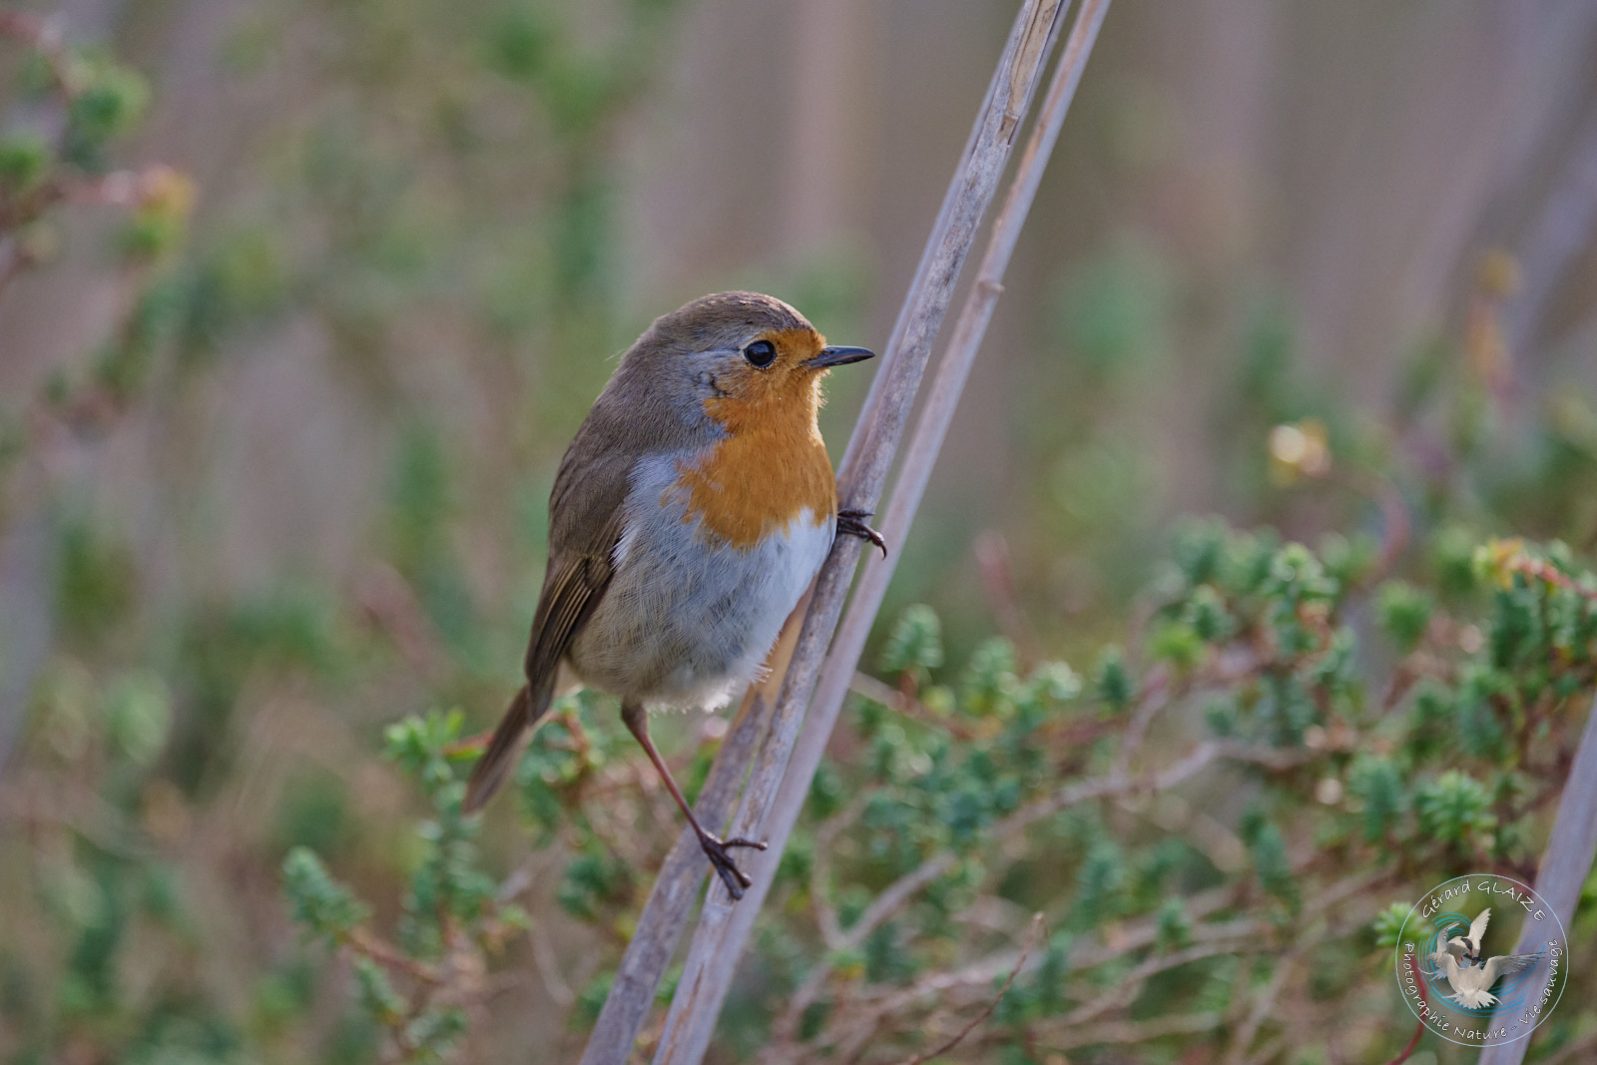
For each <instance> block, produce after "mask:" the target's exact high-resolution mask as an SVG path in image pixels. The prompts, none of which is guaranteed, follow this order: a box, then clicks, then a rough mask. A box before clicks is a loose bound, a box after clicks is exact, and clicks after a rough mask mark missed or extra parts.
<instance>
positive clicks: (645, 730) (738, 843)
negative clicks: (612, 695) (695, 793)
mask: <svg viewBox="0 0 1597 1065" xmlns="http://www.w3.org/2000/svg"><path fill="white" fill-rule="evenodd" d="M621 720H622V721H625V722H626V723H627V731H629V732H631V733H632V736H633V738H634V739H636V740H637V741H638V743H640V744H642V746H643V749H644V751H645V752H646V753H647V754H648V755H649V761H651V762H653V763H654V768H655V770H656V771H657V772H659V774H660V779H661V780H663V781H665V787H666V790H667V791H669V792H670V793H671V798H673V799H675V800H676V804H677V807H678V808H679V809H681V811H682V813H683V816H685V817H686V818H687V819H688V824H690V825H692V826H693V831H694V834H695V835H697V836H698V837H699V846H701V847H703V848H704V854H705V857H707V858H709V859H710V865H711V866H713V867H714V868H715V873H716V875H717V876H719V877H720V878H721V883H723V884H725V885H726V890H727V894H729V895H731V896H732V897H733V898H734V899H741V898H742V897H743V889H744V888H746V887H748V886H749V885H750V884H752V883H753V881H752V880H750V879H749V878H748V877H747V876H745V875H744V873H743V870H741V869H739V868H738V867H737V863H736V862H734V861H732V856H731V855H730V854H728V853H727V851H729V850H731V849H732V848H733V847H752V848H754V849H755V850H757V851H763V850H764V849H765V843H764V842H763V841H762V840H754V839H744V838H742V837H741V836H739V837H737V838H735V839H722V838H721V837H720V836H717V835H715V834H714V833H713V832H707V831H705V829H704V826H703V825H701V824H699V819H698V818H697V817H695V816H693V807H691V806H689V805H688V800H687V799H685V798H683V797H682V789H681V788H679V787H677V782H676V781H675V780H673V779H672V777H671V770H669V769H667V768H666V764H665V759H663V758H661V757H660V752H659V751H658V750H656V749H655V746H654V741H653V740H652V739H650V738H649V714H648V711H646V710H645V709H644V708H643V704H642V703H634V702H622V704H621Z"/></svg>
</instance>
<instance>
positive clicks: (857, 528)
mask: <svg viewBox="0 0 1597 1065" xmlns="http://www.w3.org/2000/svg"><path fill="white" fill-rule="evenodd" d="M870 516H871V512H870V511H868V510H840V511H838V512H837V531H838V533H839V534H840V535H846V536H857V537H859V538H860V539H861V540H869V541H870V542H871V543H873V544H875V545H876V547H877V548H878V549H879V550H880V551H881V552H882V557H883V558H886V557H887V541H886V540H883V539H882V534H881V533H879V532H877V531H876V530H875V529H873V528H871V527H870V526H869V525H866V524H865V519H866V518H868V517H870Z"/></svg>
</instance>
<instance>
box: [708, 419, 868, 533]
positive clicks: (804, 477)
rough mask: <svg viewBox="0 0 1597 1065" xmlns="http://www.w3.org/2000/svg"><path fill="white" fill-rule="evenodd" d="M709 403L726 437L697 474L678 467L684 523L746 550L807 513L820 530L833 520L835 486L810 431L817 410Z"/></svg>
mask: <svg viewBox="0 0 1597 1065" xmlns="http://www.w3.org/2000/svg"><path fill="white" fill-rule="evenodd" d="M784 398H785V399H786V401H785V402H772V403H769V404H764V403H761V404H750V403H748V402H746V401H740V402H738V403H737V404H736V406H735V408H728V407H726V406H725V405H726V404H727V403H728V402H729V401H728V400H711V401H710V402H708V403H706V404H705V406H706V409H708V410H709V412H710V414H711V415H712V416H713V417H715V418H716V419H717V420H718V421H720V422H721V423H722V424H723V425H725V426H726V427H727V428H728V431H729V433H730V435H729V436H728V437H727V438H726V439H724V440H721V441H718V442H717V443H716V444H715V445H713V447H712V448H711V449H710V452H709V454H708V455H707V456H706V458H705V459H704V461H702V462H701V463H699V464H698V465H697V466H692V467H690V466H687V465H683V466H682V467H680V474H681V475H680V477H679V479H678V483H679V484H680V485H681V486H682V487H683V488H685V489H687V491H688V496H689V499H688V513H687V515H686V520H689V521H692V520H694V519H695V518H697V519H700V520H702V521H703V522H704V526H705V528H706V529H707V530H709V531H710V532H712V533H714V534H715V535H716V536H718V537H720V538H721V539H723V540H725V541H727V542H728V543H730V544H731V545H732V546H734V547H739V548H749V547H752V546H754V545H755V544H757V543H759V542H760V541H761V540H763V539H764V538H765V537H766V536H768V535H769V534H770V533H772V532H775V531H777V530H779V529H782V528H784V527H786V526H787V525H788V524H790V523H791V522H792V521H793V520H794V519H795V518H796V517H797V516H798V515H799V514H800V512H802V511H804V510H806V509H808V510H809V512H810V520H811V521H812V522H814V524H816V525H824V524H825V523H827V522H829V521H831V520H832V519H833V515H834V514H836V512H837V481H836V478H835V477H834V475H833V473H832V460H831V459H830V458H829V457H828V456H827V454H826V445H825V443H823V442H822V440H821V434H820V430H819V429H818V428H817V427H816V424H815V411H816V403H815V402H798V403H794V402H792V400H791V397H784Z"/></svg>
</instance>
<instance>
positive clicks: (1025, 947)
mask: <svg viewBox="0 0 1597 1065" xmlns="http://www.w3.org/2000/svg"><path fill="white" fill-rule="evenodd" d="M1042 929H1043V923H1042V914H1040V913H1036V914H1032V917H1031V928H1030V930H1028V931H1027V933H1026V941H1025V942H1024V943H1022V944H1021V946H1020V956H1019V957H1018V958H1016V959H1015V964H1014V965H1013V966H1011V967H1010V970H1009V975H1008V976H1006V977H1004V985H1003V986H1002V987H1000V988H999V989H998V994H996V995H994V996H993V999H992V1001H991V1002H989V1003H987V1007H986V1008H985V1009H983V1010H982V1011H981V1012H980V1013H978V1014H976V1016H974V1017H972V1018H971V1019H970V1022H969V1023H968V1024H966V1025H965V1027H963V1028H961V1029H960V1030H959V1031H957V1032H955V1033H954V1036H953V1038H951V1039H949V1040H948V1041H947V1042H945V1043H943V1044H942V1045H940V1046H938V1047H937V1048H936V1049H934V1050H928V1051H926V1052H925V1053H923V1054H916V1055H915V1056H914V1057H912V1058H910V1059H909V1060H908V1061H906V1062H905V1063H904V1065H925V1063H926V1062H928V1061H930V1060H932V1059H933V1058H936V1057H941V1056H942V1055H944V1054H946V1053H948V1052H949V1051H950V1050H953V1049H954V1048H955V1047H957V1046H958V1045H959V1044H961V1043H963V1042H964V1041H965V1037H966V1036H968V1035H970V1033H972V1032H974V1031H975V1030H976V1027H977V1026H978V1025H980V1024H981V1023H982V1022H983V1021H985V1020H986V1019H987V1018H988V1017H991V1016H992V1015H993V1010H995V1009H997V1008H998V1004H999V1003H1000V1002H1002V1001H1003V1000H1004V996H1005V995H1007V994H1009V989H1010V988H1011V987H1013V986H1014V984H1015V977H1016V976H1018V975H1020V970H1021V969H1022V968H1023V967H1024V966H1025V964H1026V959H1027V957H1029V956H1030V955H1031V951H1032V948H1033V947H1035V946H1036V945H1037V943H1038V942H1039V941H1040V940H1041V939H1042Z"/></svg>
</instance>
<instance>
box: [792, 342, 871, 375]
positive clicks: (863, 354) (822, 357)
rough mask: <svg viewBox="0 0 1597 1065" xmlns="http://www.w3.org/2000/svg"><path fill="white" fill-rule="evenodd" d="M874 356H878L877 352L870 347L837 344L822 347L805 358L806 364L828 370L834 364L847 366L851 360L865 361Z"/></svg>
mask: <svg viewBox="0 0 1597 1065" xmlns="http://www.w3.org/2000/svg"><path fill="white" fill-rule="evenodd" d="M874 358H876V352H874V351H872V350H871V349H870V348H849V347H842V346H836V347H829V348H822V349H821V350H820V351H818V352H816V353H815V354H814V355H812V356H810V357H809V358H808V359H806V360H804V365H805V366H808V367H809V368H810V369H812V370H827V369H830V368H831V367H833V366H847V365H848V364H849V363H851V362H864V361H865V360H866V359H874Z"/></svg>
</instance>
